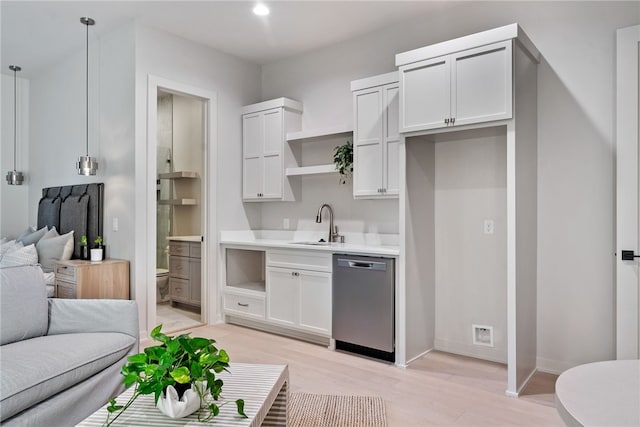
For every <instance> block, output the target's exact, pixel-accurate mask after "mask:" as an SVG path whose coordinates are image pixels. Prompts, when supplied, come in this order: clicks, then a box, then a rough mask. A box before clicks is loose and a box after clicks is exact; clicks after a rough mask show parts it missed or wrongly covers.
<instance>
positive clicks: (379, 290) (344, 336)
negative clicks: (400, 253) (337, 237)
mask: <svg viewBox="0 0 640 427" xmlns="http://www.w3.org/2000/svg"><path fill="white" fill-rule="evenodd" d="M394 279H395V270H394V260H393V259H392V258H378V257H368V256H359V255H358V256H356V255H345V254H334V255H333V293H332V295H333V297H332V298H333V316H332V323H331V324H332V338H333V339H334V340H336V349H339V350H346V351H351V352H355V353H360V354H364V355H367V356H371V357H375V358H377V359H382V360H387V361H390V362H395V346H394V343H395V334H394V331H395V310H394V307H395V300H394V294H395V283H394V282H395V280H394Z"/></svg>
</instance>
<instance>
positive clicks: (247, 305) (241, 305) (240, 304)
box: [238, 302, 249, 307]
mask: <svg viewBox="0 0 640 427" xmlns="http://www.w3.org/2000/svg"><path fill="white" fill-rule="evenodd" d="M238 305H239V306H240V307H249V304H242V303H241V302H239V303H238Z"/></svg>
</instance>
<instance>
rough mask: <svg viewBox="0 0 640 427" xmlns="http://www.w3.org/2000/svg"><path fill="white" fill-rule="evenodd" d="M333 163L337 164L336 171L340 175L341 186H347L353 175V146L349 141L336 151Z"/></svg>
mask: <svg viewBox="0 0 640 427" xmlns="http://www.w3.org/2000/svg"><path fill="white" fill-rule="evenodd" d="M333 162H334V163H335V164H336V170H337V171H338V173H339V174H340V184H346V183H347V180H348V179H349V177H350V176H351V174H352V173H353V145H352V144H351V141H349V140H347V142H345V143H344V144H342V145H339V146H337V147H336V148H335V149H334V151H333Z"/></svg>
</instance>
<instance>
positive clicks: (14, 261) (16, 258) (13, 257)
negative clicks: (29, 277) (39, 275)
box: [0, 244, 38, 267]
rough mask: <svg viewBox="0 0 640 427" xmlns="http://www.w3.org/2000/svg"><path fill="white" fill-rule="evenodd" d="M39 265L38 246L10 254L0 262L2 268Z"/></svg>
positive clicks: (30, 246)
mask: <svg viewBox="0 0 640 427" xmlns="http://www.w3.org/2000/svg"><path fill="white" fill-rule="evenodd" d="M37 263H38V252H37V251H36V245H34V244H31V245H28V246H25V247H24V248H21V249H18V250H16V251H13V252H9V253H8V254H4V256H3V257H2V259H1V260H0V267H17V266H19V265H33V264H37Z"/></svg>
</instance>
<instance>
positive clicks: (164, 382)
mask: <svg viewBox="0 0 640 427" xmlns="http://www.w3.org/2000/svg"><path fill="white" fill-rule="evenodd" d="M161 329H162V325H158V326H156V327H155V328H154V329H153V331H151V338H152V339H153V340H154V341H158V342H160V345H156V346H152V347H147V348H146V349H145V350H144V352H143V353H139V354H135V355H133V356H129V358H128V362H127V364H125V365H124V366H123V367H122V370H121V371H120V373H121V374H122V375H123V376H124V379H123V382H124V385H125V387H130V386H133V385H135V389H134V391H133V394H132V395H131V398H130V399H129V400H128V401H127V402H126V403H125V404H124V405H118V404H117V402H116V400H115V399H111V400H109V406H107V420H106V421H105V425H106V426H109V425H111V423H113V422H114V421H115V420H116V419H117V418H118V417H119V416H120V415H121V414H122V413H123V412H125V411H126V410H127V408H129V407H130V406H131V405H132V404H133V402H134V401H135V400H136V399H137V398H138V397H140V396H141V395H143V394H147V395H148V394H153V396H154V402H155V405H156V407H157V408H158V409H159V410H160V411H161V412H162V413H164V414H165V415H167V416H169V417H171V418H182V417H185V416H187V415H190V414H192V413H193V412H196V411H198V421H200V422H206V421H209V420H211V419H212V418H213V417H215V416H216V415H218V414H219V413H220V407H222V406H224V405H225V404H226V403H230V402H232V401H231V400H229V401H225V402H223V403H220V402H219V398H220V394H221V392H222V385H223V382H222V380H221V379H220V378H216V374H219V373H220V372H222V371H226V370H227V368H228V367H229V355H228V354H227V352H226V351H224V350H223V349H218V348H216V346H215V345H214V343H215V340H212V339H209V338H199V337H190V336H189V334H182V335H178V336H176V337H170V336H167V335H165V334H163V333H162V332H160V330H161ZM216 402H217V403H216ZM233 402H235V405H236V411H237V412H238V415H240V416H241V417H243V418H246V417H247V416H246V415H245V413H244V400H242V399H237V400H235V401H233ZM114 414H115V416H114V417H113V418H111V416H112V415H114Z"/></svg>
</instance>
